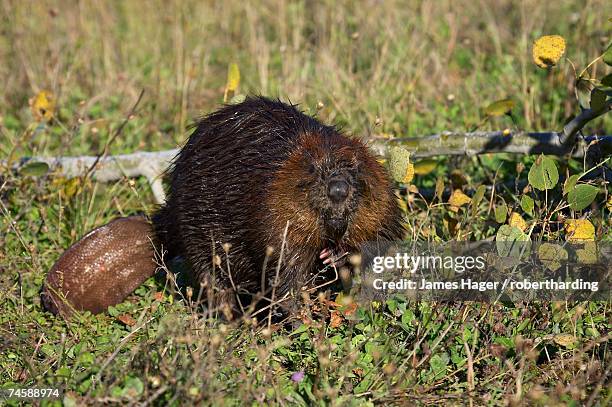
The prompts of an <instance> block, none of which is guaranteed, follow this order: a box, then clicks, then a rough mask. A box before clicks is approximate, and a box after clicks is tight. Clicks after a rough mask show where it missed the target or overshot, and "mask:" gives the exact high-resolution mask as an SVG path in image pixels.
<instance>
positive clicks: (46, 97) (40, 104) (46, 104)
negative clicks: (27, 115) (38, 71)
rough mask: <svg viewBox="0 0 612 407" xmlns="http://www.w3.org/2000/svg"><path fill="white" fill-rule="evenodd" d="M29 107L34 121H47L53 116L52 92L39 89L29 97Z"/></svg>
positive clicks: (53, 101) (53, 102) (53, 100)
mask: <svg viewBox="0 0 612 407" xmlns="http://www.w3.org/2000/svg"><path fill="white" fill-rule="evenodd" d="M30 109H31V110H32V115H33V116H34V119H35V120H36V121H39V122H42V121H49V120H51V119H52V118H53V113H54V110H55V97H54V96H53V93H51V92H49V91H46V90H41V91H40V92H38V94H37V95H36V96H34V97H33V98H31V99H30Z"/></svg>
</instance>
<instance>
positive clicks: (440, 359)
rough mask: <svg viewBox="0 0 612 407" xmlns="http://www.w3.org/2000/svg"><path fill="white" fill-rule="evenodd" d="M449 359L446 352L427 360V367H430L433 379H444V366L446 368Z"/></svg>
mask: <svg viewBox="0 0 612 407" xmlns="http://www.w3.org/2000/svg"><path fill="white" fill-rule="evenodd" d="M449 361H450V358H449V357H448V354H447V353H446V352H442V353H436V354H435V355H433V356H432V357H431V359H430V360H429V365H430V366H431V370H432V372H433V374H434V376H435V378H441V377H444V374H445V373H446V366H448V362H449Z"/></svg>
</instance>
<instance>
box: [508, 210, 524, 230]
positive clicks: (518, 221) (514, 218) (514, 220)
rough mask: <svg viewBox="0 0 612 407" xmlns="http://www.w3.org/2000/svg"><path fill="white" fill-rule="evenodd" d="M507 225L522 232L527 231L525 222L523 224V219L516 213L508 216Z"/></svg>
mask: <svg viewBox="0 0 612 407" xmlns="http://www.w3.org/2000/svg"><path fill="white" fill-rule="evenodd" d="M508 225H510V226H516V227H517V228H519V229H521V230H522V231H523V232H524V231H525V229H527V222H525V219H523V217H522V216H521V215H520V214H519V213H517V212H512V214H511V215H510V219H509V220H508Z"/></svg>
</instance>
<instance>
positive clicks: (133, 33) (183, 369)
mask: <svg viewBox="0 0 612 407" xmlns="http://www.w3.org/2000/svg"><path fill="white" fill-rule="evenodd" d="M607 11H609V9H608V10H607ZM608 14H609V13H608ZM608 14H606V9H605V2H603V1H591V2H587V3H586V4H582V3H580V4H577V3H576V2H572V1H560V2H550V3H545V2H536V1H525V2H516V1H503V2H486V1H481V2H464V3H462V4H460V5H459V4H457V3H456V2H445V1H442V2H422V3H421V2H400V1H385V2H378V1H374V0H368V1H363V2H346V3H342V4H336V2H331V1H317V2H286V1H282V0H279V1H271V0H270V1H268V0H266V1H261V2H259V3H257V4H254V3H251V4H248V3H247V2H244V3H243V2H196V1H188V2H165V1H161V0H159V1H151V2H147V3H142V2H136V1H124V2H119V1H112V2H81V3H73V2H69V1H62V0H58V1H53V2H52V1H49V2H38V1H36V2H34V1H24V2H10V1H4V2H3V3H2V4H1V5H0V19H1V20H0V32H2V35H1V36H0V60H1V61H3V62H2V64H0V79H1V80H2V83H3V84H5V86H4V92H3V93H2V94H0V158H2V159H4V158H5V157H12V158H15V157H21V156H27V155H33V154H40V155H79V154H95V153H98V152H100V151H101V150H102V149H103V148H104V146H105V143H106V142H107V140H108V138H109V137H110V136H111V135H112V134H113V131H114V129H115V128H116V127H117V126H119V125H120V123H121V122H122V120H123V116H124V115H125V113H126V112H127V111H129V109H130V107H131V105H132V104H133V103H134V102H135V100H136V98H137V96H138V94H139V93H140V91H141V90H142V89H144V90H145V96H144V98H143V101H142V103H141V105H140V109H139V111H138V112H137V114H136V115H135V116H134V117H133V118H132V119H131V120H130V121H129V123H128V125H127V126H126V128H125V129H124V131H123V132H122V133H121V135H120V137H118V138H117V140H115V141H114V143H113V144H112V145H110V151H111V153H124V152H133V151H136V150H156V149H163V148H170V147H175V146H176V145H178V144H180V143H182V141H183V140H184V139H185V137H186V135H187V133H186V132H185V130H184V129H185V127H186V125H187V124H189V123H190V122H191V121H192V119H193V118H195V117H197V116H198V115H200V114H202V113H205V112H208V111H210V110H212V109H214V108H215V107H216V106H218V105H219V104H220V103H221V101H222V97H223V91H224V85H225V79H226V71H227V65H228V64H229V63H230V62H233V61H235V62H237V63H238V65H239V67H240V70H241V77H242V81H241V85H240V89H239V91H240V93H245V94H246V93H261V94H265V95H270V96H279V97H281V98H282V99H284V100H291V101H294V102H300V103H301V105H302V108H303V109H304V110H305V111H307V112H309V113H311V114H316V115H317V116H318V117H319V118H320V119H322V120H323V121H326V122H335V123H338V124H340V125H342V126H343V127H344V128H345V129H346V130H347V131H348V132H350V133H353V134H355V135H357V136H364V137H369V136H371V135H380V134H391V135H396V136H417V135H422V134H431V133H434V132H437V131H440V130H447V129H453V130H468V129H470V128H472V127H473V126H474V125H476V124H478V123H480V122H481V119H482V113H481V108H482V107H483V106H486V105H487V104H488V103H489V102H492V101H495V100H498V99H502V98H505V97H511V98H513V100H515V102H516V104H517V107H516V109H515V112H514V113H515V116H516V121H517V124H516V126H517V127H519V128H520V129H525V130H533V131H537V130H551V129H559V128H560V127H561V126H562V124H563V122H564V120H565V119H566V118H567V117H568V116H569V115H570V114H572V113H575V112H576V109H577V107H576V102H575V101H574V99H573V92H574V91H573V84H572V81H571V79H570V78H571V77H572V74H573V70H572V67H571V64H570V63H568V62H567V60H562V62H561V63H560V65H559V66H558V67H556V68H555V69H554V70H551V71H550V72H548V73H547V72H545V71H543V70H541V69H539V68H537V67H536V66H535V65H534V64H533V63H532V62H531V57H530V44H531V42H532V41H533V40H534V39H535V38H537V37H538V36H540V35H542V34H549V33H558V34H561V35H563V36H564V37H565V39H566V40H567V43H568V50H567V55H568V57H569V58H571V60H572V61H573V62H574V63H575V64H576V65H577V66H581V67H584V66H586V65H587V64H588V62H590V61H591V60H592V59H594V58H595V57H597V56H598V55H599V54H600V53H601V50H602V49H603V48H604V47H605V45H606V44H607V43H609V41H610V36H609V32H610V30H609V28H610V23H609V22H608V21H607V18H608V17H609V15H608ZM604 71H605V68H603V64H596V65H594V68H593V70H591V74H592V75H593V76H597V77H601V76H603V74H604ZM43 89H46V90H50V91H51V92H53V94H54V95H55V96H56V98H57V102H56V104H57V110H56V116H55V117H56V119H54V120H53V121H52V122H50V123H48V124H43V125H41V124H39V123H36V122H35V120H34V118H33V117H32V114H31V111H30V108H29V106H28V99H30V98H31V97H33V96H34V95H35V94H36V93H37V92H39V91H40V90H43ZM610 125H611V122H610V118H609V117H608V118H604V119H599V120H598V121H596V122H594V123H592V124H591V125H590V126H589V127H588V129H587V130H586V132H587V133H592V132H603V133H605V131H604V130H605V129H607V130H608V131H607V133H608V134H609V133H610V131H609V130H610V128H611V127H610ZM513 126H515V125H514V124H513V123H512V122H511V121H510V120H509V119H507V118H499V119H495V120H492V121H489V122H487V123H486V124H485V125H484V126H483V127H482V128H483V129H487V128H491V129H500V128H506V127H508V128H513ZM534 160H535V157H514V156H507V155H498V156H483V157H480V158H441V159H440V160H439V161H438V164H437V167H436V169H435V170H434V171H433V172H432V173H430V174H428V175H422V176H417V178H416V180H415V184H416V185H417V186H418V187H419V188H433V187H434V186H435V184H436V181H437V179H438V178H441V179H442V181H443V182H444V184H445V185H447V186H448V185H453V186H454V187H455V188H461V187H463V188H464V189H466V190H467V189H471V188H476V187H478V186H479V185H490V184H491V183H492V182H493V180H496V181H500V180H514V179H515V178H516V177H517V176H518V178H520V179H523V180H524V179H526V178H527V171H528V169H529V168H530V166H531V165H532V164H533V162H534ZM521 165H523V166H524V167H525V168H526V169H527V170H524V171H518V170H517V169H520V166H521ZM557 165H558V166H559V168H560V170H561V174H562V175H564V174H565V173H566V172H567V173H570V174H573V173H580V172H582V171H584V170H585V169H586V168H584V165H585V164H584V163H582V162H576V161H574V160H565V159H559V160H557ZM559 189H560V187H559ZM529 194H531V196H533V197H534V198H536V200H540V201H541V202H543V203H544V205H542V206H540V207H538V208H537V210H536V211H535V213H534V214H533V215H532V216H529V215H527V214H525V213H523V212H520V211H521V209H520V199H521V196H522V195H525V194H523V191H520V190H517V189H512V188H511V189H509V190H501V191H496V192H495V193H494V194H492V195H489V194H487V195H486V198H485V199H484V200H483V201H482V202H481V203H480V204H478V205H475V207H474V208H469V210H468V209H467V208H462V209H460V210H459V211H458V212H456V213H455V212H453V211H450V210H449V208H448V205H445V204H443V203H439V202H438V203H435V202H425V201H423V200H421V199H419V197H418V195H414V194H409V195H406V196H404V201H405V202H406V209H407V219H408V224H409V235H410V236H409V237H410V238H411V239H415V240H417V239H418V240H450V239H457V238H462V239H485V238H489V237H491V236H493V235H495V233H496V231H497V229H498V228H499V226H500V225H499V224H498V223H497V222H496V221H495V216H494V209H495V208H497V207H498V206H501V205H502V204H506V205H507V207H508V208H510V209H512V210H515V211H517V212H520V213H521V214H522V215H523V216H524V218H525V219H526V220H527V222H528V223H529V225H535V226H536V227H534V228H533V229H532V230H533V235H532V236H533V237H534V238H535V239H538V240H555V239H563V238H564V237H565V234H564V231H563V229H562V228H559V227H558V225H559V224H561V223H562V222H563V219H564V217H576V218H578V217H581V216H583V215H584V217H586V218H587V219H589V220H590V221H591V222H592V223H593V225H594V227H595V236H596V238H597V240H600V241H610V237H611V235H610V216H609V215H610V213H609V209H606V208H605V204H604V203H605V202H606V201H607V200H608V199H609V187H608V186H604V187H603V188H602V189H601V193H600V194H599V195H598V198H597V202H598V203H599V205H598V206H597V207H596V208H594V209H592V210H586V211H580V212H577V213H574V212H571V211H569V210H568V209H567V208H565V209H563V210H559V211H557V210H555V209H554V208H553V206H554V205H552V202H561V201H562V200H563V199H564V198H563V197H562V194H561V193H560V191H556V192H555V193H554V194H552V193H551V195H554V196H552V197H549V196H544V194H539V193H538V192H536V191H531V192H530V193H529ZM555 200H556V201H555ZM548 204H550V205H548ZM154 207H155V206H154V204H153V198H152V195H151V193H150V189H149V187H148V184H147V183H146V182H145V181H144V180H141V179H139V180H127V179H124V180H121V181H118V182H116V183H113V184H97V183H92V182H89V181H88V182H84V183H82V184H75V183H74V182H71V181H69V180H65V179H62V178H61V177H58V176H54V175H50V176H46V177H39V178H36V177H28V176H20V175H19V174H14V173H11V172H8V171H4V169H3V172H2V175H0V211H1V213H2V219H1V223H0V248H1V249H0V288H1V291H0V333H1V335H0V349H1V350H2V352H1V353H0V385H4V386H9V385H19V386H31V385H34V384H38V385H48V386H60V387H62V388H64V389H65V390H66V393H65V398H64V402H65V403H66V404H67V405H70V403H71V402H75V401H76V402H78V403H84V404H94V403H95V404H99V403H104V402H106V403H111V404H112V403H137V402H145V403H150V404H156V405H167V404H170V405H172V404H175V405H179V404H191V403H201V404H205V405H218V404H228V405H232V404H235V405H242V404H252V405H257V404H279V405H292V404H304V405H307V404H321V405H325V404H333V405H371V404H394V403H395V404H401V403H408V404H412V403H419V404H440V403H449V404H457V405H461V404H473V405H483V404H490V405H500V404H513V405H520V404H539V405H578V404H587V405H588V404H590V405H594V404H595V405H596V404H599V405H606V404H608V403H609V402H610V397H612V396H611V394H612V392H611V391H610V386H611V384H610V370H609V369H610V367H609V366H610V322H609V321H610V306H609V303H605V302H603V303H602V302H583V303H568V302H540V303H517V304H505V305H503V304H499V303H496V304H480V303H457V304H444V303H426V302H415V301H408V300H406V299H402V298H393V299H390V300H389V301H387V302H385V303H383V304H372V305H370V306H360V307H358V308H357V309H356V310H353V311H349V310H347V309H346V308H345V307H342V306H339V305H337V304H335V303H332V302H330V301H329V299H327V298H318V297H313V298H309V299H308V301H306V302H305V304H304V307H303V310H304V316H303V321H304V324H303V325H302V326H301V327H300V328H298V329H296V330H293V331H291V330H286V329H284V328H283V327H275V326H272V327H271V328H272V329H265V327H263V328H264V329H262V327H259V326H255V325H253V324H252V322H251V321H250V320H248V319H246V320H243V321H234V322H231V323H230V322H226V321H225V322H224V321H223V320H222V319H216V318H213V319H209V318H205V316H204V315H202V313H200V312H197V311H196V310H195V309H194V308H193V307H192V306H190V305H189V301H186V300H185V299H182V298H181V297H180V296H177V295H175V294H174V293H173V292H172V290H170V289H168V288H165V287H164V285H163V284H162V283H159V282H156V281H153V280H150V281H148V282H147V283H146V284H144V285H143V286H141V287H140V288H139V289H138V290H137V291H136V292H135V294H134V295H133V296H132V297H131V298H130V300H129V301H126V302H125V303H123V304H120V305H117V306H116V307H114V308H112V309H110V310H109V313H108V314H103V315H97V316H92V315H84V316H82V318H79V319H77V320H74V321H70V322H67V321H64V320H62V319H60V318H54V317H53V316H51V315H50V314H48V313H46V312H44V311H43V309H42V308H41V305H40V301H39V298H38V292H39V290H40V287H41V285H42V282H43V279H44V275H45V273H46V271H47V270H48V269H49V268H50V266H51V265H52V264H53V262H54V261H55V260H56V259H57V257H58V256H59V255H60V254H61V253H62V251H63V250H64V249H65V248H66V247H68V246H69V245H70V244H71V243H72V242H74V241H76V240H78V238H79V237H81V236H83V235H84V234H85V233H86V232H87V231H89V230H91V229H92V228H94V227H96V226H99V225H102V224H104V223H106V222H107V221H109V220H111V219H112V218H114V217H116V216H125V215H128V214H133V213H138V212H146V213H150V212H151V211H152V210H154ZM502 223H504V222H502ZM555 226H557V227H555ZM562 334H571V335H572V337H573V338H574V340H573V342H572V343H569V344H567V343H563V342H562V341H560V340H559V338H561V337H562V336H560V335H562ZM302 372H303V378H302V379H301V380H298V379H300V376H301V374H302ZM294 374H295V376H294ZM292 377H293V379H292ZM49 404H52V403H49ZM56 404H57V403H56Z"/></svg>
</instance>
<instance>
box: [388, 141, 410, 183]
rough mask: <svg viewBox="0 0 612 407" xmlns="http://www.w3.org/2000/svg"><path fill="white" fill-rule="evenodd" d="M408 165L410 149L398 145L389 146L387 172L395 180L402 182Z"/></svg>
mask: <svg viewBox="0 0 612 407" xmlns="http://www.w3.org/2000/svg"><path fill="white" fill-rule="evenodd" d="M410 165H411V164H410V151H408V150H407V149H405V148H404V147H398V146H396V147H393V148H391V154H390V157H389V172H390V173H391V176H392V177H393V179H394V180H395V181H397V182H400V183H401V182H404V179H405V178H406V173H407V170H408V167H409V166H410Z"/></svg>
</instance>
